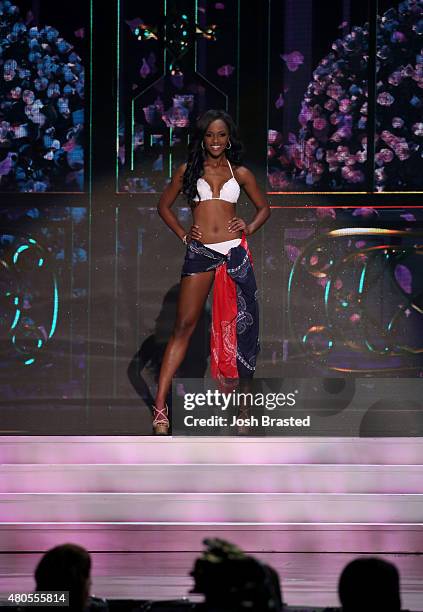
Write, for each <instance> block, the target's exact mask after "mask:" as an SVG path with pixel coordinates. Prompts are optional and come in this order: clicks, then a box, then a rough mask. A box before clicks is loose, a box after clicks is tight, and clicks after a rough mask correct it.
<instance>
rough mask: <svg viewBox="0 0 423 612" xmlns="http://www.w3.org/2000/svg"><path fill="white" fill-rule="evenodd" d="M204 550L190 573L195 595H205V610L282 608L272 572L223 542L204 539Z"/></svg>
mask: <svg viewBox="0 0 423 612" xmlns="http://www.w3.org/2000/svg"><path fill="white" fill-rule="evenodd" d="M204 544H205V545H206V547H207V548H206V550H205V551H204V553H203V555H202V556H201V557H200V558H199V559H197V560H196V562H195V565H194V569H193V570H192V572H191V576H193V578H194V580H195V586H194V589H193V592H194V593H202V594H204V596H205V606H206V609H207V610H213V612H214V611H216V612H217V611H219V612H226V611H229V610H230V611H231V612H237V611H238V610H246V609H248V610H260V612H267V611H269V612H270V611H272V612H279V611H280V610H282V608H283V604H282V596H281V590H280V584H279V577H278V575H277V573H276V572H275V570H273V569H272V568H270V567H269V566H267V565H265V564H264V563H261V562H260V561H258V560H257V559H255V558H254V557H251V556H249V555H246V554H245V553H244V552H243V551H242V550H240V549H239V548H237V547H236V546H234V545H233V544H230V543H229V542H225V541H224V540H219V539H213V540H204Z"/></svg>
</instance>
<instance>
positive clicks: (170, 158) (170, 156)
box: [168, 126, 173, 179]
mask: <svg viewBox="0 0 423 612" xmlns="http://www.w3.org/2000/svg"><path fill="white" fill-rule="evenodd" d="M172 137H173V127H172V126H171V127H170V128H169V171H168V176H169V178H170V179H171V178H172Z"/></svg>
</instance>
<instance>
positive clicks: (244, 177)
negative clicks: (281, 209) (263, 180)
mask: <svg viewBox="0 0 423 612" xmlns="http://www.w3.org/2000/svg"><path fill="white" fill-rule="evenodd" d="M236 179H237V181H238V183H239V184H240V185H241V187H242V188H243V189H244V191H245V193H246V194H247V196H248V197H249V198H250V200H251V201H252V203H253V204H254V206H255V208H256V214H255V215H254V217H253V219H252V220H251V222H250V223H248V224H247V223H246V222H245V221H244V219H241V218H240V217H233V218H232V219H231V220H230V221H229V226H228V229H229V231H230V232H237V231H242V232H244V233H245V234H246V235H247V236H249V235H251V234H254V232H256V231H257V230H258V229H259V228H260V227H261V226H262V225H263V223H265V222H266V221H267V219H268V218H269V217H270V208H269V204H268V203H267V202H266V199H265V197H264V194H263V192H262V191H261V189H260V188H259V186H258V185H257V181H256V177H255V176H254V174H253V173H252V172H250V170H248V169H247V168H245V167H244V166H241V167H240V168H238V169H237V170H236Z"/></svg>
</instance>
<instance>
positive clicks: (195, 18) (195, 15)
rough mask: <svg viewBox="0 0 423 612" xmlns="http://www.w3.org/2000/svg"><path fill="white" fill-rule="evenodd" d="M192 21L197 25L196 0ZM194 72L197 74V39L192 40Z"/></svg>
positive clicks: (196, 1) (196, 0)
mask: <svg viewBox="0 0 423 612" xmlns="http://www.w3.org/2000/svg"><path fill="white" fill-rule="evenodd" d="M194 20H195V23H198V0H195V8H194ZM194 72H197V37H196V36H195V38H194Z"/></svg>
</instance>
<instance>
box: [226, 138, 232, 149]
mask: <svg viewBox="0 0 423 612" xmlns="http://www.w3.org/2000/svg"><path fill="white" fill-rule="evenodd" d="M228 145H229V147H228ZM231 146H232V143H231V141H230V140H228V144H227V145H226V147H225V148H226V149H230V148H231Z"/></svg>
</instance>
